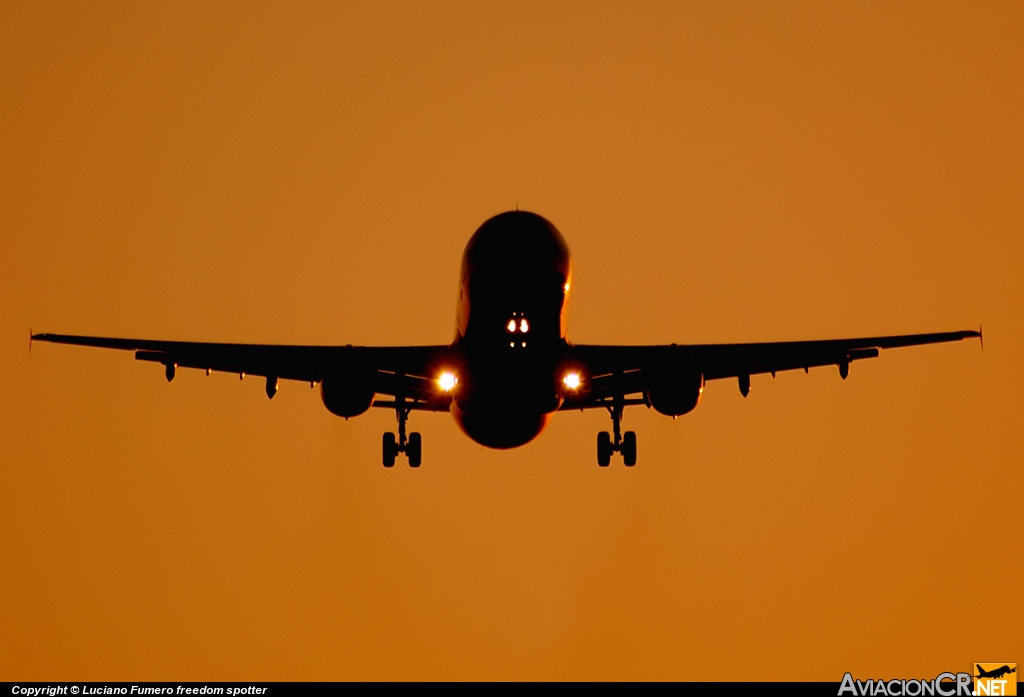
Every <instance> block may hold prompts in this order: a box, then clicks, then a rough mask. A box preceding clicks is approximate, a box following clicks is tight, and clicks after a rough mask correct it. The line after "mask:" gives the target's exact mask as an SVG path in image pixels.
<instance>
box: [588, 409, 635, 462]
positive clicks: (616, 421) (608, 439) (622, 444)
mask: <svg viewBox="0 0 1024 697" xmlns="http://www.w3.org/2000/svg"><path fill="white" fill-rule="evenodd" d="M622 410H623V404H622V400H621V399H617V400H615V403H614V404H613V405H612V406H610V407H608V413H609V414H611V417H612V433H611V434H609V433H608V431H601V432H600V433H598V434H597V464H598V466H600V467H607V466H608V465H609V464H611V461H612V453H622V464H624V465H625V466H626V467H632V466H633V465H635V464H636V433H634V432H633V431H626V432H625V433H622V432H621V429H620V424H621V422H622Z"/></svg>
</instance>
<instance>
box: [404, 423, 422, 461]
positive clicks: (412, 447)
mask: <svg viewBox="0 0 1024 697" xmlns="http://www.w3.org/2000/svg"><path fill="white" fill-rule="evenodd" d="M405 455H406V457H408V458H409V466H410V467H419V466H420V462H422V461H423V439H422V438H420V434H419V433H417V432H415V431H413V432H412V433H410V434H409V443H408V444H407V445H406V446H405Z"/></svg>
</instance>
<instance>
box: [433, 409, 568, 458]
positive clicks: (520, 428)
mask: <svg viewBox="0 0 1024 697" xmlns="http://www.w3.org/2000/svg"><path fill="white" fill-rule="evenodd" d="M451 411H452V416H453V417H455V422H456V423H458V424H459V428H461V429H462V431H463V433H465V434H466V435H467V436H469V437H470V438H472V439H473V440H474V441H476V442H477V443H479V444H480V445H483V446H485V447H488V448H500V449H505V448H517V447H519V446H520V445H526V444H527V443H529V442H530V441H531V440H533V439H534V438H536V437H537V436H538V435H540V432H541V431H543V430H544V427H545V426H547V424H548V421H549V420H550V419H551V414H550V413H547V414H538V413H526V412H520V411H517V410H513V409H507V410H496V411H487V412H474V413H472V414H466V413H463V412H461V411H459V408H458V407H457V406H456V405H455V404H452V409H451Z"/></svg>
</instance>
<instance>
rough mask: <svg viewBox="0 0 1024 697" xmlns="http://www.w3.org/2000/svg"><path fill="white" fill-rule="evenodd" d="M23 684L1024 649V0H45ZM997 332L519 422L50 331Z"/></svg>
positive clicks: (22, 593)
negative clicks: (517, 258)
mask: <svg viewBox="0 0 1024 697" xmlns="http://www.w3.org/2000/svg"><path fill="white" fill-rule="evenodd" d="M0 191H2V195H0V236H2V237H0V300H2V305H0V307H2V312H0V384H2V385H3V388H4V398H3V399H2V400H0V496H2V499H3V505H2V506H0V679H3V680H14V679H17V680H68V679H78V680H83V679H84V680H143V679H153V680H347V679H380V678H397V679H444V678H468V679H492V678H499V679H500V678H512V679H685V680H720V679H726V680H780V679H787V680H830V681H838V680H840V679H841V678H842V674H843V673H844V672H845V671H852V672H853V673H854V675H855V676H857V677H863V678H865V679H866V678H869V677H873V678H892V677H903V678H914V677H918V678H929V679H930V678H932V677H934V676H935V675H936V674H937V673H939V672H941V671H946V670H950V671H956V670H969V669H970V668H971V666H972V664H973V663H974V662H976V661H1021V662H1024V640H1022V638H1021V637H1022V636H1024V635H1022V633H1021V631H1020V619H1021V609H1020V608H1021V594H1020V589H1021V577H1022V573H1021V572H1022V571H1024V563H1022V554H1021V543H1022V533H1024V519H1022V516H1021V494H1022V491H1024V466H1022V465H1024V407H1022V406H1021V399H1022V395H1024V282H1022V275H1021V266H1022V263H1024V4H1021V3H1019V2H1006V3H999V2H983V3H975V2H961V3H948V2H921V3H913V2H899V3H890V2H849V3H833V2H819V3H807V4H802V3H799V4H798V3H782V2H778V3H764V2H755V3H721V2H702V3H686V2H681V1H673V2H664V3H643V2H629V3H625V2H623V3H618V4H612V3H604V2H593V1H588V2H577V3H568V2H551V1H545V2H525V1H520V0H517V1H516V2H507V3H498V2H464V3H451V2H433V1H431V2H419V3H413V2H408V3H404V2H366V3H352V2H323V3H310V2H281V3H273V4H271V3H258V2H239V3H228V2H217V3H209V2H199V3H187V2H163V3H157V2H120V3H108V2H99V1H97V2H77V3H69V2H57V3H49V2H21V1H17V0H0ZM517 205H518V206H519V207H520V208H521V209H524V210H530V211H534V212H536V213H539V214H541V215H543V216H545V217H547V218H548V219H550V220H551V221H552V222H553V223H554V224H555V225H556V226H557V227H558V228H559V230H560V231H561V232H562V234H563V235H564V237H565V239H566V241H567V242H568V244H569V246H570V249H571V250H572V253H573V259H574V264H575V269H574V286H573V300H572V308H571V314H570V317H569V338H570V339H571V340H573V341H575V342H578V343H610V344H631V343H636V344H648V343H670V342H676V343H710V342H744V341H781V340H796V339H827V338H840V337H850V336H874V335H880V334H901V333H916V332H931V331H951V330H960V329H977V328H978V326H979V325H984V333H985V346H984V351H982V349H981V347H980V345H979V342H978V341H976V340H974V341H964V342H961V343H954V344H945V345H940V346H929V347H921V348H909V349H896V350H892V351H885V352H883V353H882V355H881V357H880V358H878V359H876V360H871V361H860V362H857V363H856V364H854V365H853V366H852V368H851V374H850V377H849V379H848V380H846V381H845V382H844V381H843V380H841V379H840V377H839V375H838V371H837V370H836V369H835V368H820V369H816V370H812V371H811V372H810V374H809V375H805V374H804V373H803V371H798V372H794V373H785V374H779V376H778V377H777V378H776V379H774V380H773V379H772V378H771V377H770V376H755V377H754V378H753V380H752V389H751V393H750V395H749V397H748V398H746V399H744V398H743V397H742V396H741V395H740V392H739V390H738V389H737V385H736V381H734V380H730V381H716V382H710V383H709V384H708V386H707V388H706V390H705V392H704V398H703V401H702V402H701V404H700V406H699V407H698V408H697V409H696V410H695V411H694V412H693V413H691V414H689V415H687V416H684V417H681V418H679V419H677V420H672V419H671V418H668V417H664V416H661V415H659V414H656V413H655V412H653V411H648V410H646V409H644V408H642V407H640V408H635V409H632V410H628V411H627V412H626V418H625V421H624V428H629V429H632V430H635V431H636V432H637V435H638V440H639V464H638V465H637V466H636V467H635V468H633V469H626V468H624V467H623V466H622V464H621V461H620V460H615V461H613V464H612V466H611V467H609V468H608V469H602V468H599V467H598V466H597V464H596V459H595V452H594V451H595V447H594V445H595V434H596V433H597V432H598V431H600V430H606V429H608V428H609V425H610V421H609V419H608V417H607V414H605V413H603V412H599V411H592V412H588V413H582V414H581V413H579V412H574V413H564V414H558V415H557V416H556V417H555V418H554V419H553V421H552V423H551V425H550V426H549V428H548V429H547V431H545V432H544V433H543V434H542V435H541V437H540V438H539V439H537V440H536V441H534V442H533V443H531V444H530V445H527V446H525V447H523V448H519V449H516V450H510V451H492V450H486V449H483V448H481V447H480V446H479V445H476V444H474V443H473V442H472V441H471V440H469V439H468V438H466V437H465V436H464V435H463V434H462V433H461V432H460V431H459V430H458V428H457V427H456V425H455V423H454V422H453V420H452V419H451V417H450V416H448V415H446V414H421V413H417V414H414V415H413V416H412V418H411V420H410V428H411V429H412V430H417V431H419V432H421V433H422V434H423V442H424V446H423V461H424V463H423V467H422V468H420V469H419V470H412V469H410V468H409V467H407V466H406V465H405V463H404V461H403V460H400V461H399V464H398V465H397V466H396V467H395V468H394V469H393V470H385V469H384V468H383V467H381V464H380V439H381V433H383V432H384V431H387V430H394V428H395V418H394V414H393V413H391V412H388V411H384V410H376V409H375V410H371V412H370V413H368V414H366V415H364V416H361V417H359V418H356V419H352V420H349V421H344V420H342V419H339V418H337V417H334V416H332V415H331V414H330V413H329V412H328V411H327V410H326V409H325V408H324V406H323V404H322V403H321V401H320V397H319V393H318V392H317V391H314V390H311V389H310V388H309V386H308V385H305V384H299V383H288V382H284V383H282V386H281V390H280V393H279V394H278V396H277V397H275V398H274V400H273V401H269V400H268V399H267V398H266V396H265V394H264V384H263V382H262V381H261V380H259V379H247V380H244V381H241V382H240V381H239V379H238V377H237V376H232V375H224V374H216V375H214V376H212V377H206V376H205V375H204V374H203V373H202V372H201V371H194V370H181V371H179V373H178V377H177V379H175V381H174V382H173V383H172V384H168V383H167V382H166V380H165V379H164V376H163V370H162V367H161V366H159V365H153V364H149V363H141V362H138V361H135V360H133V357H132V355H131V354H130V353H125V352H118V351H102V350H97V349H86V348H75V347H67V346H55V345H49V344H40V343H36V344H35V345H34V346H33V347H32V351H31V353H29V345H28V343H29V342H28V336H29V329H30V328H31V329H32V330H34V331H36V332H58V333H69V334H70V333H77V334H93V335H100V336H124V337H135V338H152V339H178V340H195V341H231V342H258V343H306V344H349V343H351V344H363V345H401V344H433V343H443V342H447V341H450V340H451V339H452V337H453V332H454V313H455V301H456V293H457V286H456V284H457V280H458V278H457V274H458V268H459V261H460V255H461V253H462V249H463V247H464V245H465V243H466V241H467V240H468V238H469V236H470V235H471V234H472V233H473V231H474V230H475V229H476V228H477V227H478V226H479V225H480V223H482V222H483V221H484V220H485V219H487V218H489V217H490V216H492V215H494V214H496V213H499V212H501V211H504V210H509V209H514V208H515V207H516V206H517Z"/></svg>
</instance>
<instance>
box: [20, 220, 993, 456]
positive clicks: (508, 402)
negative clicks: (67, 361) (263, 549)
mask: <svg viewBox="0 0 1024 697" xmlns="http://www.w3.org/2000/svg"><path fill="white" fill-rule="evenodd" d="M458 290H459V297H458V302H457V306H456V316H455V339H454V341H453V342H452V343H451V344H445V345H436V346H378V347H371V346H351V345H348V346H288V345H261V344H219V343H197V342H187V341H152V340H146V339H119V338H104V337H94V336H69V335H61V334H34V335H33V334H31V332H30V337H31V340H32V341H48V342H53V343H58V344H73V345H77V346H93V347H99V348H109V349H121V350H126V351H134V352H135V358H136V360H140V361H150V362H153V363H160V364H162V365H163V366H164V374H165V376H166V378H167V380H168V381H171V380H173V379H174V376H175V372H176V371H177V369H178V368H198V369H201V370H206V373H207V375H209V374H210V373H211V372H212V371H215V370H216V371H223V372H228V373H235V374H238V375H239V376H240V377H245V376H246V375H256V376H260V377H263V378H265V379H266V393H267V397H270V398H273V397H274V395H275V394H276V393H277V390H278V385H279V381H280V380H282V379H283V380H298V381H304V382H308V383H310V386H311V387H313V386H316V385H318V384H319V386H320V395H321V398H322V399H323V403H324V406H325V407H326V408H327V409H328V411H330V412H331V413H332V414H335V415H337V416H340V417H343V418H345V419H349V418H352V417H355V416H359V415H360V414H363V413H365V412H366V411H368V410H369V409H370V408H371V407H377V408H381V409H393V410H394V411H395V415H396V417H397V420H398V429H397V430H398V433H397V435H396V434H395V433H393V432H388V433H385V434H384V436H383V439H382V461H383V464H384V466H385V467H393V466H394V464H395V460H396V459H397V457H398V455H399V454H400V453H402V454H404V455H405V456H406V458H407V460H408V464H409V466H410V467H419V466H420V463H421V462H422V453H423V450H422V448H423V445H422V438H421V437H420V434H419V433H416V432H412V433H408V434H407V433H406V424H407V421H408V419H409V415H410V414H411V413H412V412H414V411H435V412H437V411H447V412H450V413H451V415H452V416H453V417H454V419H455V421H456V423H457V424H458V425H459V427H460V428H461V429H462V431H463V432H464V433H465V434H466V435H467V436H469V437H470V438H471V439H473V440H474V441H476V442H477V443H479V444H481V445H483V446H486V447H489V448H502V449H505V448H516V447H519V446H522V445H525V444H526V443H529V442H530V441H532V440H533V439H534V438H536V437H537V436H538V435H539V434H540V433H541V431H542V430H543V429H544V427H545V425H547V423H548V421H549V420H550V419H551V417H552V415H553V414H555V413H556V412H560V411H572V410H576V409H580V410H582V409H606V410H607V411H608V413H609V415H610V416H611V421H612V430H611V433H609V432H608V431H601V432H600V433H598V436H597V463H598V465H599V466H601V467H607V466H608V465H609V464H610V462H611V458H612V455H613V453H619V454H620V455H621V456H622V460H623V464H624V465H626V466H627V467H632V466H634V465H635V464H636V461H637V439H636V434H635V433H634V432H633V431H626V432H625V433H623V432H622V429H621V422H622V418H623V412H624V410H625V408H626V407H631V406H645V407H647V408H653V409H654V410H655V411H657V412H658V413H660V414H664V415H666V416H671V417H673V418H675V417H677V416H682V415H684V414H687V413H689V412H690V411H692V410H693V409H694V408H695V407H696V406H697V404H698V403H699V402H700V399H701V395H702V394H703V392H704V386H705V384H706V383H707V381H709V380H723V379H735V380H737V382H738V384H739V389H740V392H741V393H742V394H743V396H744V397H746V396H747V394H748V392H749V391H750V376H751V375H756V374H761V373H771V374H772V377H774V376H775V374H776V372H779V371H783V370H796V369H800V368H802V369H803V370H804V372H807V371H808V370H809V369H810V368H812V367H817V366H827V365H834V366H838V368H839V374H840V376H842V378H843V379H844V380H845V379H846V377H847V375H848V374H849V370H850V363H852V362H853V361H858V360H862V359H866V358H874V357H877V356H878V353H879V351H880V350H882V349H890V348H896V347H902V346H917V345H922V344H934V343H940V342H947V341H960V340H963V339H966V338H972V337H977V338H979V339H980V338H981V331H980V328H979V331H977V332H975V331H957V332H945V333H935V334H912V335H904V336H880V337H869V338H855V339H831V340H825V341H791V342H777V343H752V344H666V345H654V346H610V345H593V344H573V343H572V342H570V341H569V339H568V338H567V336H566V321H567V317H568V301H569V294H570V291H571V290H572V263H571V259H570V255H569V248H568V246H567V245H566V243H565V240H564V239H563V238H562V235H561V233H559V231H558V230H557V229H556V228H555V226H554V225H553V224H552V223H551V222H549V221H548V220H546V219H545V218H543V217H542V216H540V215H537V214H535V213H529V212H526V211H519V210H516V211H509V212H505V213H501V214H499V215H496V216H494V217H493V218H490V219H489V220H487V221H486V222H484V223H483V225H481V226H480V227H479V229H477V231H476V232H475V233H474V234H473V236H472V237H471V238H470V240H469V242H468V244H467V245H466V248H465V252H464V254H463V257H462V266H461V273H460V278H459V288H458Z"/></svg>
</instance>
